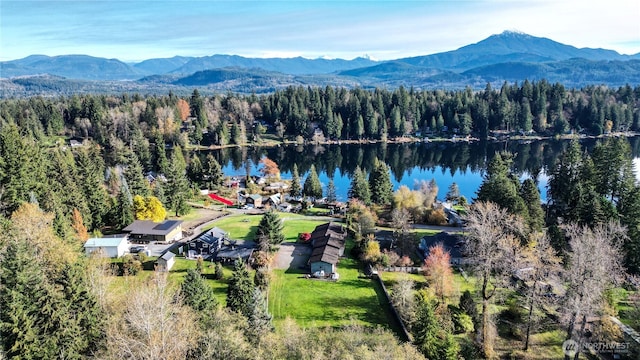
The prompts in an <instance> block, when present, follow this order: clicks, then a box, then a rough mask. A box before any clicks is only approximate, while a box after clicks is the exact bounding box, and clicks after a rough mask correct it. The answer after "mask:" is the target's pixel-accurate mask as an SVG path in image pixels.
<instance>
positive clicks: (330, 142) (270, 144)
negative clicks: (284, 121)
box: [187, 131, 640, 150]
mask: <svg viewBox="0 0 640 360" xmlns="http://www.w3.org/2000/svg"><path fill="white" fill-rule="evenodd" d="M635 136H640V133H637V132H632V131H627V132H616V133H609V134H601V135H580V134H566V135H557V136H540V135H536V136H526V135H515V136H510V135H504V136H500V137H496V136H490V137H487V139H486V140H484V141H489V142H505V141H542V140H571V139H578V140H582V139H605V138H610V137H625V138H629V137H635ZM477 141H483V140H480V139H479V138H475V137H469V136H467V137H464V138H463V137H460V138H457V137H453V138H441V137H436V138H429V137H424V138H417V137H401V138H393V139H387V140H372V139H360V140H325V141H310V140H305V141H304V142H303V143H299V142H297V141H294V140H284V141H276V140H269V141H266V142H264V143H245V144H228V145H210V146H202V145H193V144H189V146H187V149H189V150H221V149H228V148H243V147H277V146H281V145H300V146H309V145H316V146H318V145H342V144H379V143H383V142H384V143H387V144H405V143H406V144H409V143H431V142H450V143H460V142H469V143H470V142H477Z"/></svg>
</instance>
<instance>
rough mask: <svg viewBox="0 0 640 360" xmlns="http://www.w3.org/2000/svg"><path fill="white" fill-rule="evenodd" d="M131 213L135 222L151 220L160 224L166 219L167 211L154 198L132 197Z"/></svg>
mask: <svg viewBox="0 0 640 360" xmlns="http://www.w3.org/2000/svg"><path fill="white" fill-rule="evenodd" d="M133 211H134V216H135V218H136V220H152V221H154V222H160V221H162V220H164V219H165V218H166V217H167V210H166V209H165V208H164V206H163V205H162V203H161V202H160V200H158V198H157V197H155V196H147V197H144V198H143V197H142V196H140V195H136V196H134V197H133Z"/></svg>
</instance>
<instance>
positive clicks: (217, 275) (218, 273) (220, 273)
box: [213, 262, 224, 280]
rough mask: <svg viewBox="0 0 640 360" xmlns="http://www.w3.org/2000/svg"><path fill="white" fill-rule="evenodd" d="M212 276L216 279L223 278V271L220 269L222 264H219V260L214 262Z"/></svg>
mask: <svg viewBox="0 0 640 360" xmlns="http://www.w3.org/2000/svg"><path fill="white" fill-rule="evenodd" d="M213 277H214V278H215V279H216V280H222V279H224V271H223V270H222V264H220V263H219V262H217V263H216V270H215V273H214V275H213Z"/></svg>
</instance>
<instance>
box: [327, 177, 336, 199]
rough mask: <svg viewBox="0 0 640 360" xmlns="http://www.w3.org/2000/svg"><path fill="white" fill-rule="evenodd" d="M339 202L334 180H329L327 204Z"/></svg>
mask: <svg viewBox="0 0 640 360" xmlns="http://www.w3.org/2000/svg"><path fill="white" fill-rule="evenodd" d="M337 200H338V196H337V195H336V185H335V183H334V182H333V179H329V184H328V185H327V202H328V203H329V204H331V203H334V202H336V201H337Z"/></svg>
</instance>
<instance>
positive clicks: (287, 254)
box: [275, 243, 311, 270]
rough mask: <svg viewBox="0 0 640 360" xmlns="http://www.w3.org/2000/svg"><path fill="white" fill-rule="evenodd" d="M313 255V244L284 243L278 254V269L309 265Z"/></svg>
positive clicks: (276, 265) (292, 268)
mask: <svg viewBox="0 0 640 360" xmlns="http://www.w3.org/2000/svg"><path fill="white" fill-rule="evenodd" d="M310 255H311V246H310V245H308V244H298V243H282V244H280V250H278V254H277V255H276V261H275V267H276V269H285V270H287V269H291V270H297V269H300V268H304V267H305V266H307V261H308V260H309V256H310Z"/></svg>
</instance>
